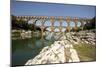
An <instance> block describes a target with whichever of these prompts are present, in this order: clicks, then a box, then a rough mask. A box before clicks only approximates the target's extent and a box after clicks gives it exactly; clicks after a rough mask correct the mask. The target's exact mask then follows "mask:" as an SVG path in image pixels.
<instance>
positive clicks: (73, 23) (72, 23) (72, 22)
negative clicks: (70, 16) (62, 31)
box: [70, 21, 75, 31]
mask: <svg viewBox="0 0 100 67" xmlns="http://www.w3.org/2000/svg"><path fill="white" fill-rule="evenodd" d="M70 29H71V31H73V30H75V22H74V21H70Z"/></svg>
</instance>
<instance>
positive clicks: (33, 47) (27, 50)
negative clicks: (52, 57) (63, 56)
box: [12, 37, 53, 66]
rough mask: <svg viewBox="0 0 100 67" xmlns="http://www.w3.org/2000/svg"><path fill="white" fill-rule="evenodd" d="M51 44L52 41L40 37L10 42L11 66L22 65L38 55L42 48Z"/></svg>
mask: <svg viewBox="0 0 100 67" xmlns="http://www.w3.org/2000/svg"><path fill="white" fill-rule="evenodd" d="M52 43H53V41H47V40H45V39H41V38H40V37H32V38H28V39H15V40H12V65H14V66H15V65H24V64H25V63H26V62H27V61H28V60H29V59H32V58H34V57H35V56H36V55H38V54H39V52H40V51H41V50H42V48H43V47H45V46H48V45H51V44H52Z"/></svg>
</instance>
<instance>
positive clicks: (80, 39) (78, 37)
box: [25, 30, 96, 65]
mask: <svg viewBox="0 0 100 67" xmlns="http://www.w3.org/2000/svg"><path fill="white" fill-rule="evenodd" d="M49 34H50V33H49ZM47 39H48V40H49V39H53V40H55V42H54V43H53V44H51V45H50V46H46V47H44V48H43V49H42V51H41V52H40V53H39V54H38V55H37V56H36V57H35V58H33V59H30V60H28V61H27V62H26V64H25V65H34V64H49V63H66V62H80V58H79V56H78V53H77V51H76V50H75V49H74V47H73V45H77V44H80V43H86V44H91V45H95V44H96V34H95V30H90V31H88V30H87V31H80V32H70V33H51V35H50V36H47Z"/></svg>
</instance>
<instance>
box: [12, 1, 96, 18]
mask: <svg viewBox="0 0 100 67" xmlns="http://www.w3.org/2000/svg"><path fill="white" fill-rule="evenodd" d="M95 12H96V11H95V6H81V5H65V4H50V3H37V2H19V1H17V2H16V1H13V3H12V5H11V14H14V15H46V16H72V17H94V16H95Z"/></svg>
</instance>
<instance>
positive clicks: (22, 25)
mask: <svg viewBox="0 0 100 67" xmlns="http://www.w3.org/2000/svg"><path fill="white" fill-rule="evenodd" d="M11 25H12V29H24V30H32V31H36V30H39V31H40V28H39V27H37V26H35V25H34V24H28V22H27V21H25V20H22V19H20V20H17V19H16V17H15V16H13V15H12V16H11Z"/></svg>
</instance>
